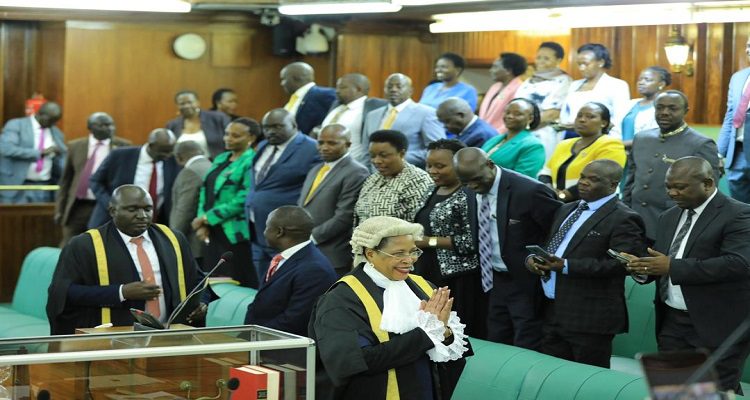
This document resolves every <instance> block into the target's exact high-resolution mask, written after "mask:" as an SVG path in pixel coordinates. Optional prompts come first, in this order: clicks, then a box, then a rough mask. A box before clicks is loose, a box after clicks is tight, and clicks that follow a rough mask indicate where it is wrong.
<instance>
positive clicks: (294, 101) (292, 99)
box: [284, 94, 299, 112]
mask: <svg viewBox="0 0 750 400" xmlns="http://www.w3.org/2000/svg"><path fill="white" fill-rule="evenodd" d="M297 99H299V96H297V95H296V94H292V97H290V98H289V101H287V102H286V105H284V109H285V110H287V111H289V112H291V111H292V109H293V108H294V105H295V104H297Z"/></svg>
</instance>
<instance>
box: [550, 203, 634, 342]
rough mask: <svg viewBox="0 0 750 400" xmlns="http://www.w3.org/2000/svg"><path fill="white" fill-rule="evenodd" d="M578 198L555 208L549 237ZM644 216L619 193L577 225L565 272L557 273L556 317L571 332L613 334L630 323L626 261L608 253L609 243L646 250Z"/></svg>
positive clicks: (623, 248)
mask: <svg viewBox="0 0 750 400" xmlns="http://www.w3.org/2000/svg"><path fill="white" fill-rule="evenodd" d="M578 204H579V202H578V201H576V202H572V203H568V204H565V205H563V206H562V207H560V208H559V209H558V210H557V213H555V222H554V224H553V228H552V230H551V231H550V236H549V237H550V238H552V236H553V235H554V234H555V233H556V232H557V231H558V230H559V229H560V226H561V225H562V224H563V222H564V221H565V218H567V217H568V215H570V214H571V213H572V212H573V211H574V210H575V209H576V207H578ZM645 238H646V228H645V225H644V223H643V219H642V218H641V217H640V215H638V214H636V213H635V211H633V210H631V209H630V208H629V207H628V206H626V205H625V204H624V203H622V202H620V201H619V200H618V199H617V198H613V199H611V200H609V201H608V202H607V203H605V204H604V205H602V206H601V208H599V209H598V210H596V211H595V212H594V214H592V215H591V217H589V219H587V220H586V222H584V223H583V225H581V227H580V228H579V229H578V230H577V231H576V233H575V235H574V236H573V238H572V239H571V240H570V243H568V246H567V247H566V249H565V252H564V253H563V255H562V258H564V259H566V260H567V262H568V273H567V274H563V273H557V274H556V281H555V302H554V307H555V313H554V315H555V322H556V323H558V324H559V325H560V326H561V327H562V328H563V329H565V330H568V331H572V332H584V333H594V334H612V335H614V334H617V333H620V332H626V331H627V329H628V312H627V308H626V307H625V295H624V287H625V284H624V283H625V276H626V275H627V274H628V273H627V270H626V269H625V267H624V265H622V264H621V263H620V262H619V261H617V260H615V259H613V258H611V257H609V256H608V255H607V249H613V250H616V251H623V252H626V253H628V254H634V255H642V254H645V250H646V244H645Z"/></svg>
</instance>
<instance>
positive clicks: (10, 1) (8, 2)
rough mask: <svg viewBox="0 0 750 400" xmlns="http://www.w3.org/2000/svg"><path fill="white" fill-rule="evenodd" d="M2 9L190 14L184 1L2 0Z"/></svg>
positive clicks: (188, 5)
mask: <svg viewBox="0 0 750 400" xmlns="http://www.w3.org/2000/svg"><path fill="white" fill-rule="evenodd" d="M0 7H17V8H50V9H66V10H95V11H143V12H173V13H186V12H190V8H191V7H190V3H188V2H186V1H182V0H65V1H61V0H0Z"/></svg>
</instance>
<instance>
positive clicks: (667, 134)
mask: <svg viewBox="0 0 750 400" xmlns="http://www.w3.org/2000/svg"><path fill="white" fill-rule="evenodd" d="M687 128H688V124H687V122H683V123H682V125H680V127H679V128H677V129H675V130H673V131H669V132H667V133H661V132H659V137H660V138H661V139H666V138H668V137H671V136H676V135H679V134H680V133H682V132H683V131H684V130H685V129H687Z"/></svg>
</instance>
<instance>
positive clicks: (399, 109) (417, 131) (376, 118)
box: [357, 73, 445, 168]
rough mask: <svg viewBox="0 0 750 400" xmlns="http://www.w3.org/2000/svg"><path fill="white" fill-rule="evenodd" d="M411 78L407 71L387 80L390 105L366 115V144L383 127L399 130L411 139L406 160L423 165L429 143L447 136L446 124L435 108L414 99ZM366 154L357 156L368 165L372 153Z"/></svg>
mask: <svg viewBox="0 0 750 400" xmlns="http://www.w3.org/2000/svg"><path fill="white" fill-rule="evenodd" d="M413 91H414V90H413V89H412V86H411V78H409V77H408V76H406V75H404V74H400V73H395V74H392V75H391V76H389V77H388V79H386V81H385V97H386V100H388V103H389V104H388V105H387V106H383V107H380V108H378V109H376V110H373V111H370V112H369V113H367V117H365V128H364V134H363V135H362V136H363V146H364V148H365V149H367V148H368V147H369V140H368V138H369V137H370V135H371V134H372V133H373V132H375V131H378V130H381V129H393V130H397V131H400V132H401V133H403V134H404V135H406V138H407V139H408V140H409V148H408V150H407V151H406V161H408V162H409V163H411V164H413V165H416V166H417V167H419V168H424V166H425V158H427V145H428V144H430V143H432V142H434V141H436V140H439V139H445V130H444V129H443V125H442V124H440V122H438V119H437V115H436V114H435V109H434V108H432V107H430V106H426V105H424V104H419V103H415V102H414V101H412V99H411V95H412V93H413ZM365 155H366V157H364V156H363V157H360V158H358V159H357V161H359V162H360V163H362V164H364V165H367V166H369V165H370V157H369V152H367V151H365Z"/></svg>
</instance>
